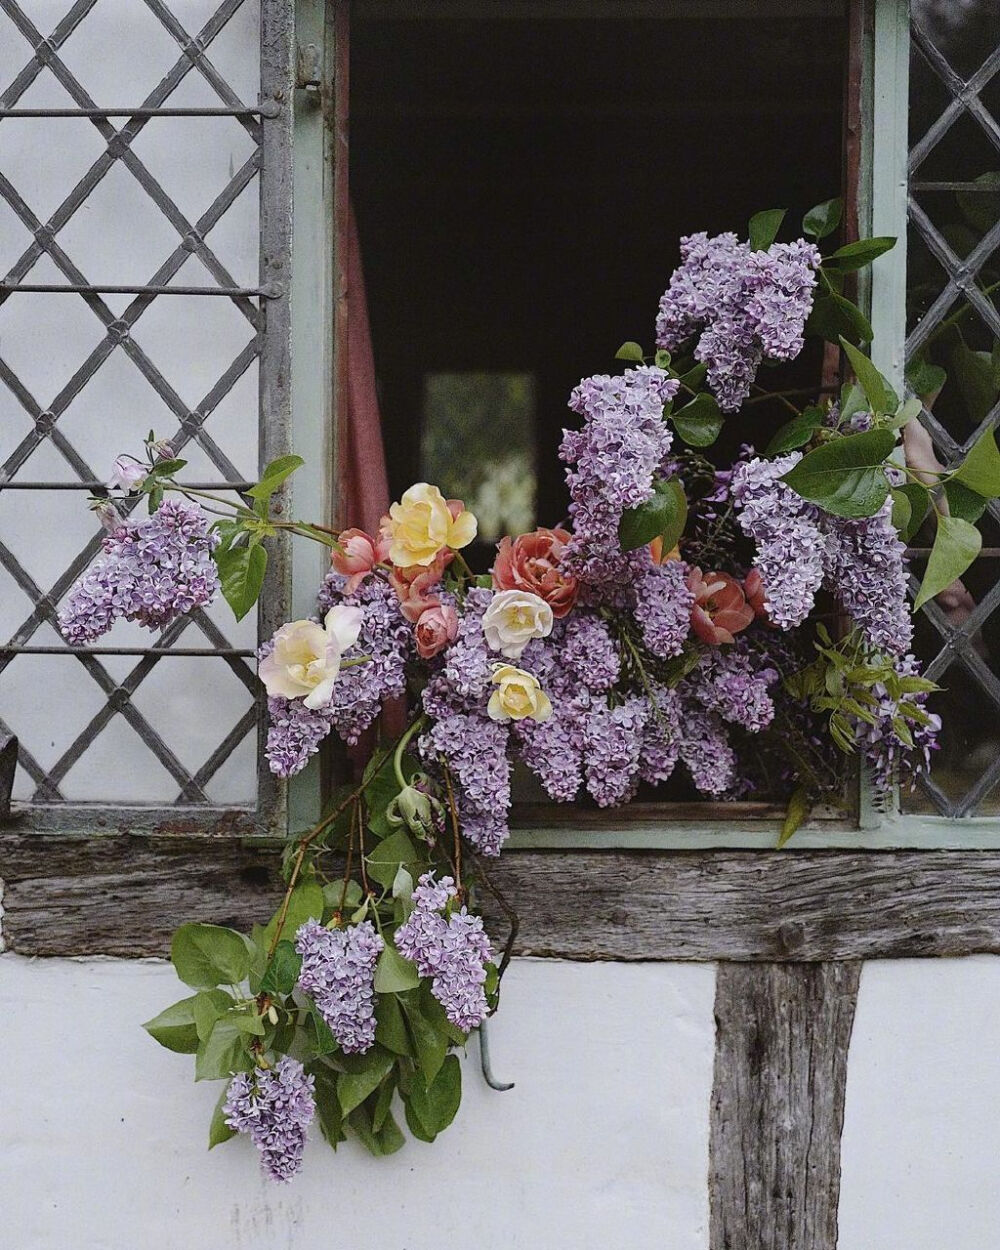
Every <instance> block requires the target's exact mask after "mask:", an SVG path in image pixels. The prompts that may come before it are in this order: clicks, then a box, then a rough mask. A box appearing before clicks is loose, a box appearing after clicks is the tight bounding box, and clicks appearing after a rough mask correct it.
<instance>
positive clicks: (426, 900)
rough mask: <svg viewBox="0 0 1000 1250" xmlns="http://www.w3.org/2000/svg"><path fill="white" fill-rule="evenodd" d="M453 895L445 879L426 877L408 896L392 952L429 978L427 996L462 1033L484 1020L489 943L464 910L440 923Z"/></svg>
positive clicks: (450, 881) (450, 883)
mask: <svg viewBox="0 0 1000 1250" xmlns="http://www.w3.org/2000/svg"><path fill="white" fill-rule="evenodd" d="M457 893H458V891H457V890H456V888H455V882H454V880H453V878H451V877H442V878H441V880H440V881H435V880H434V874H433V872H426V873H424V874H423V876H422V877H421V878H420V880H419V882H418V883H417V886H416V888H415V889H414V891H413V904H414V908H413V911H412V913H411V914H410V917H409V919H408V920H407V921H406V922H405V924H402V925H400V927H399V928H398V929H397V930H396V936H395V940H396V947H397V949H398V950H399V953H400V954H401V955H403V956H404V957H405V958H407V959H410V960H412V961H413V962H414V963H415V964H416V965H417V971H418V972H419V973H420V975H421V976H422V977H430V978H431V993H432V994H433V995H434V997H435V998H436V999H437V1000H438V1002H439V1003H440V1004H441V1006H442V1007H443V1008H444V1010H445V1015H446V1016H447V1017H448V1019H449V1020H450V1021H451V1022H452V1024H454V1025H456V1026H457V1027H458V1028H460V1029H461V1030H462V1031H463V1032H464V1033H468V1032H469V1031H470V1030H471V1029H474V1028H477V1027H478V1026H479V1025H480V1024H482V1022H483V1021H484V1020H485V1019H486V1016H487V1015H488V1013H489V1007H488V1004H487V1002H486V990H485V988H484V986H485V983H486V965H487V964H488V963H490V962H491V960H492V959H493V950H492V948H491V946H490V942H489V938H487V936H486V934H485V932H484V931H483V922H482V920H481V919H480V917H479V916H472V915H470V914H469V912H468V911H467V909H466V908H465V907H462V908H460V909H459V910H458V911H454V912H452V914H451V915H450V916H449V917H448V918H447V919H446V918H445V916H444V915H443V914H442V913H443V911H444V909H445V907H446V906H447V905H448V903H449V901H450V900H451V899H453V898H455V897H456V895H457Z"/></svg>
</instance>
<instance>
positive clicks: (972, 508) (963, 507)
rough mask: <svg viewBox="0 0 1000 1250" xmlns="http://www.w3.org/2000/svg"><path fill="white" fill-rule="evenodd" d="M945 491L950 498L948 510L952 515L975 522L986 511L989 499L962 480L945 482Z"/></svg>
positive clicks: (948, 498)
mask: <svg viewBox="0 0 1000 1250" xmlns="http://www.w3.org/2000/svg"><path fill="white" fill-rule="evenodd" d="M944 493H945V496H946V497H947V500H948V511H949V512H950V513H951V515H952V516H957V517H961V518H962V520H963V521H968V522H970V523H971V524H975V522H976V521H978V520H979V518H980V517H981V516H982V515H983V513H984V512H985V511H986V504H987V502H988V501H987V500H985V499H984V498H983V497H982V495H978V494H977V493H976V492H975V491H974V490H969V488H968V486H963V485H962V483H961V482H956V481H954V480H952V481H950V482H945V484H944Z"/></svg>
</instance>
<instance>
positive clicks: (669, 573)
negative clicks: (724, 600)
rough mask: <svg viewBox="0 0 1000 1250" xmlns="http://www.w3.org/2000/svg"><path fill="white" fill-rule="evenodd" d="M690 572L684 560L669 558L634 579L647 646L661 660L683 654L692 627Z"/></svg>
mask: <svg viewBox="0 0 1000 1250" xmlns="http://www.w3.org/2000/svg"><path fill="white" fill-rule="evenodd" d="M687 575H688V566H687V565H686V564H685V563H684V561H683V560H668V561H667V562H666V564H653V565H650V567H649V568H646V569H643V570H642V571H641V572H640V573H639V575H638V576H637V577H636V579H635V582H634V591H635V608H634V609H633V614H634V616H635V619H636V621H637V622H638V624H639V628H640V629H641V630H642V637H643V641H644V642H645V644H646V646H647V648H648V649H649V651H650V652H651V653H652V654H653V655H655V656H656V657H657V658H658V659H661V660H669V659H671V658H672V657H673V656H675V655H680V653H681V651H682V650H683V648H684V642H685V639H686V638H687V636H688V633H689V632H690V629H691V608H692V606H693V605H694V595H693V594H692V592H691V591H690V590H689V589H688V586H687V582H686V580H685V579H686V578H687Z"/></svg>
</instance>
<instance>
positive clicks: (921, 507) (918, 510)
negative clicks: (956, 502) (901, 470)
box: [892, 482, 930, 543]
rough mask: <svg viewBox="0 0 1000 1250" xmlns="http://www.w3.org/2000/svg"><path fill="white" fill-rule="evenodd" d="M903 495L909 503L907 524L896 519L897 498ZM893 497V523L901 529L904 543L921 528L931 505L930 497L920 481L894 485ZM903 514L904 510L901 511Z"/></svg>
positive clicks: (900, 533) (900, 534)
mask: <svg viewBox="0 0 1000 1250" xmlns="http://www.w3.org/2000/svg"><path fill="white" fill-rule="evenodd" d="M899 496H902V497H903V498H904V499H905V500H906V501H907V503H908V504H909V511H908V513H907V515H906V521H905V524H902V525H900V524H897V521H896V499H897V498H898V497H899ZM892 498H893V509H892V516H893V521H892V523H893V525H895V526H896V529H897V530H899V536H900V538H901V539H902V540H903V542H904V543H908V542H909V541H910V539H911V538H912V537H913V535H914V534H915V533H916V532H917V530H918V529H920V527H921V525H923V523H924V518H925V517H926V516H927V509H928V508H929V507H930V499H929V498H928V495H927V491H926V489H925V488H924V487H923V486H921V485H920V483H919V482H906V483H905V484H904V485H903V486H894V487H893V490H892ZM900 516H902V512H900Z"/></svg>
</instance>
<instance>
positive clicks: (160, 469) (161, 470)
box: [148, 460, 187, 478]
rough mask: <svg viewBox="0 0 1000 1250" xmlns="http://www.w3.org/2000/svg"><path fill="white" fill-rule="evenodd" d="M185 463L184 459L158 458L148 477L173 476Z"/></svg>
mask: <svg viewBox="0 0 1000 1250" xmlns="http://www.w3.org/2000/svg"><path fill="white" fill-rule="evenodd" d="M186 465H187V461H186V460H158V461H157V462H156V464H154V465H153V466H152V467H151V468H150V470H149V474H148V477H154V478H155V477H173V476H174V474H175V473H179V472H180V471H181V469H183V468H185V466H186Z"/></svg>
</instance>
